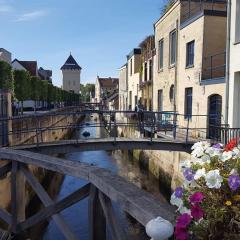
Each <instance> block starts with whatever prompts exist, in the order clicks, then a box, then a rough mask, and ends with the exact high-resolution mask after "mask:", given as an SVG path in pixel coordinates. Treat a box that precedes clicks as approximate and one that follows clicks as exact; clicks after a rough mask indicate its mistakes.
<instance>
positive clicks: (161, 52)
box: [158, 39, 163, 70]
mask: <svg viewBox="0 0 240 240" xmlns="http://www.w3.org/2000/svg"><path fill="white" fill-rule="evenodd" d="M158 47H159V63H158V70H162V69H163V39H161V40H160V41H159V46H158Z"/></svg>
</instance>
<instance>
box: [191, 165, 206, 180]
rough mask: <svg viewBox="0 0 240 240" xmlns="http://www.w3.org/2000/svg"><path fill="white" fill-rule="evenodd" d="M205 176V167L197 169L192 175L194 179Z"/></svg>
mask: <svg viewBox="0 0 240 240" xmlns="http://www.w3.org/2000/svg"><path fill="white" fill-rule="evenodd" d="M205 176H206V170H205V168H202V169H198V170H197V171H196V173H195V175H194V179H195V180H198V179H200V178H201V177H205Z"/></svg>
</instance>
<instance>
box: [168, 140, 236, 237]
mask: <svg viewBox="0 0 240 240" xmlns="http://www.w3.org/2000/svg"><path fill="white" fill-rule="evenodd" d="M237 143H238V140H237V139H233V140H231V141H230V142H229V143H228V144H227V145H226V146H225V147H223V145H221V144H215V145H212V146H211V145H210V143H208V142H198V143H195V144H194V145H193V147H192V153H191V155H192V157H191V160H185V161H183V162H181V163H180V166H181V170H182V173H183V176H184V182H183V185H182V186H181V187H178V188H176V190H175V192H174V193H173V194H172V196H171V204H172V205H175V206H177V207H178V209H177V212H178V213H179V216H178V218H177V221H176V226H175V232H174V235H175V237H176V239H177V240H187V239H198V240H206V239H211V240H219V239H240V154H239V152H240V151H239V147H238V146H237Z"/></svg>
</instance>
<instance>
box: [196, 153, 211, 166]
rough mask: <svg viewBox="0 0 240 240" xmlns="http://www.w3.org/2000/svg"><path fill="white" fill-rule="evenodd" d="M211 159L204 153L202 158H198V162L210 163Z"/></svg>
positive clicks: (200, 163) (201, 163) (202, 163)
mask: <svg viewBox="0 0 240 240" xmlns="http://www.w3.org/2000/svg"><path fill="white" fill-rule="evenodd" d="M210 161H211V158H210V157H209V156H208V155H207V154H204V155H203V156H202V157H201V158H197V160H196V163H198V164H199V165H201V166H202V165H204V164H205V163H210Z"/></svg>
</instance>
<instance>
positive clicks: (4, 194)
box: [0, 109, 84, 226]
mask: <svg viewBox="0 0 240 240" xmlns="http://www.w3.org/2000/svg"><path fill="white" fill-rule="evenodd" d="M65 110H66V109H65ZM62 111H64V109H62V110H57V111H53V112H51V113H54V112H55V113H57V114H56V115H53V116H49V114H47V113H46V114H41V115H40V114H39V115H37V117H32V118H29V117H28V118H25V117H20V118H18V119H17V120H16V119H15V120H13V121H12V123H11V124H12V129H13V131H12V133H13V134H12V135H11V137H10V138H9V143H10V146H11V145H12V146H13V145H20V144H31V143H36V138H37V137H36V131H35V128H36V123H37V124H38V126H39V129H40V128H44V130H43V131H42V132H40V131H39V132H38V139H39V142H40V141H44V142H50V141H57V140H60V139H63V138H64V137H66V136H69V135H71V133H72V129H62V128H61V127H62V126H66V125H68V124H76V123H78V122H80V121H82V120H83V118H84V116H82V117H79V116H78V117H76V116H74V115H73V114H68V115H67V114H64V115H61V114H60V113H61V112H62ZM70 111H71V112H74V111H75V109H71V110H70ZM65 112H66V111H64V113H65ZM58 114H59V115H58ZM51 127H53V128H54V127H60V128H59V129H58V130H55V129H53V130H49V131H48V130H47V129H48V128H51ZM22 129H26V130H27V129H34V131H31V132H28V131H21V130H22ZM5 164H6V161H4V160H1V161H0V167H1V166H3V165H5ZM28 168H29V169H30V171H31V172H33V173H34V175H35V176H36V177H37V178H38V179H39V181H40V182H42V181H44V179H46V178H49V176H50V174H51V176H52V177H54V176H53V175H52V174H53V173H52V172H49V171H46V170H44V169H42V168H38V167H36V166H33V165H30V166H28ZM10 189H11V173H10V172H9V173H8V174H6V175H5V176H2V177H1V178H0V208H5V209H10V202H11V191H10ZM23 190H24V188H23ZM26 193H27V194H25V199H23V202H24V203H25V205H26V206H28V203H29V202H30V200H31V199H32V197H33V196H34V195H35V193H34V192H33V191H32V190H31V189H30V188H28V187H27V188H26ZM1 226H2V225H1Z"/></svg>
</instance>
